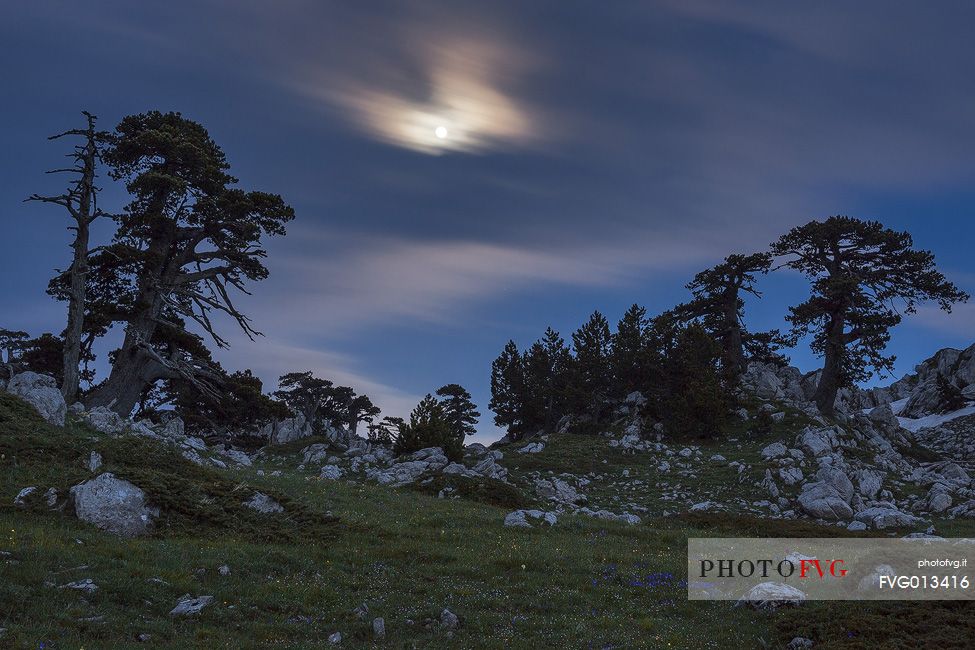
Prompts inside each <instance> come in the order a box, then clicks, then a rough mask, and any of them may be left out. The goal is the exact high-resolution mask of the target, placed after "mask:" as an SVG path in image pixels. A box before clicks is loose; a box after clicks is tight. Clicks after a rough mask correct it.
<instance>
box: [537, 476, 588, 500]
mask: <svg viewBox="0 0 975 650" xmlns="http://www.w3.org/2000/svg"><path fill="white" fill-rule="evenodd" d="M535 491H536V492H538V496H540V497H542V498H543V499H550V500H552V501H556V502H558V503H576V502H578V501H585V500H586V499H585V497H584V496H582V495H581V494H579V493H578V492H577V491H576V489H575V488H574V487H572V486H571V485H569V484H568V483H566V482H565V481H563V480H561V479H557V478H553V479H551V480H547V479H539V480H537V481H535Z"/></svg>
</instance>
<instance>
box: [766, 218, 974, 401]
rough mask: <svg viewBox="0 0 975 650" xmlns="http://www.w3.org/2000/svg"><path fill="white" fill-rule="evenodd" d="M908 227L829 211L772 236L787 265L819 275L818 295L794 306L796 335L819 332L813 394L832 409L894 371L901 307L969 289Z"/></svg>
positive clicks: (952, 297) (941, 301) (959, 298)
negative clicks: (894, 333) (890, 351)
mask: <svg viewBox="0 0 975 650" xmlns="http://www.w3.org/2000/svg"><path fill="white" fill-rule="evenodd" d="M913 246H914V241H913V239H912V238H911V235H910V234H909V233H907V232H895V231H893V230H890V229H887V228H885V227H884V226H883V225H882V224H880V223H879V222H876V221H862V220H860V219H854V218H852V217H830V218H828V219H826V220H825V221H811V222H810V223H807V224H806V225H804V226H799V227H797V228H793V229H792V230H791V231H789V232H788V233H786V234H785V235H783V236H782V237H781V238H780V239H779V240H778V241H777V242H775V243H773V244H772V252H773V253H774V254H775V255H777V256H782V257H784V258H785V259H786V262H785V265H786V266H788V267H790V268H793V269H795V270H797V271H799V272H801V273H803V274H804V275H805V276H806V277H807V278H808V279H809V280H810V282H811V283H812V295H811V296H810V297H809V299H808V300H806V301H805V302H803V303H801V304H799V305H796V306H794V307H790V308H789V311H790V315H789V316H788V318H787V320H788V321H789V322H790V323H791V324H792V328H793V335H794V336H796V337H798V336H802V335H804V334H808V333H812V335H813V340H812V349H813V350H814V351H815V352H816V353H818V354H820V355H821V356H823V359H824V360H823V370H822V374H821V376H820V380H819V385H818V386H817V388H816V394H815V396H814V400H815V402H816V405H817V406H818V407H819V410H820V412H821V413H823V414H826V415H831V414H832V413H833V405H834V402H835V400H836V393H837V391H838V390H839V389H840V388H842V387H845V386H851V385H852V384H853V383H854V382H857V381H862V380H865V379H867V378H869V376H870V373H871V371H872V370H876V371H878V372H888V373H889V372H892V371H893V362H894V357H893V356H884V354H883V351H884V349H885V347H886V346H887V342H888V341H889V340H890V329H891V328H892V327H894V326H895V325H897V324H898V323H900V321H901V314H900V313H899V311H898V309H897V307H898V305H900V306H901V308H902V309H903V311H904V312H906V313H913V312H914V311H915V310H916V307H917V304H918V303H919V302H922V301H928V300H932V301H936V302H937V303H938V306H939V307H940V308H941V309H943V310H945V311H951V306H952V304H954V303H957V302H963V301H965V300H967V299H968V294H966V293H965V292H964V291H961V290H960V289H959V288H958V287H956V286H955V285H954V284H952V283H951V282H949V281H948V280H947V279H946V278H945V277H944V276H943V275H942V274H941V273H940V272H939V271H937V269H935V266H934V255H933V254H932V253H930V252H928V251H923V250H915V249H914V248H913Z"/></svg>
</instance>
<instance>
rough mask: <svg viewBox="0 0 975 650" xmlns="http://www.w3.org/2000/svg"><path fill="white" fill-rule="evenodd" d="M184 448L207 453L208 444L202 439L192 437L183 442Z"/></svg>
mask: <svg viewBox="0 0 975 650" xmlns="http://www.w3.org/2000/svg"><path fill="white" fill-rule="evenodd" d="M183 446H184V447H187V448H189V449H195V450H196V451H207V443H206V442H205V441H204V440H203V439H202V438H197V437H195V436H190V437H189V438H187V439H186V440H184V441H183Z"/></svg>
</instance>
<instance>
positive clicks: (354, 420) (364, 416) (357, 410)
mask: <svg viewBox="0 0 975 650" xmlns="http://www.w3.org/2000/svg"><path fill="white" fill-rule="evenodd" d="M345 411H346V420H345V421H346V422H347V423H348V425H349V430H350V431H351V432H352V435H356V431H357V430H358V428H359V423H360V422H368V423H371V422H372V421H373V420H374V419H375V417H376V416H377V415H379V412H380V409H379V407H378V406H376V405H375V404H373V403H372V400H371V399H369V397H367V396H366V395H356V396H355V397H353V398H352V399H351V400H349V401H348V404H347V406H346V409H345Z"/></svg>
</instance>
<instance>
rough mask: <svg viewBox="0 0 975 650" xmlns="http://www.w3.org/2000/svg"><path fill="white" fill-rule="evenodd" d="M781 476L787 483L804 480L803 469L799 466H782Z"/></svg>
mask: <svg viewBox="0 0 975 650" xmlns="http://www.w3.org/2000/svg"><path fill="white" fill-rule="evenodd" d="M779 478H780V479H782V482H783V483H785V484H786V485H795V484H796V483H799V482H800V481H802V470H801V469H799V468H798V467H782V468H780V469H779Z"/></svg>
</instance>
